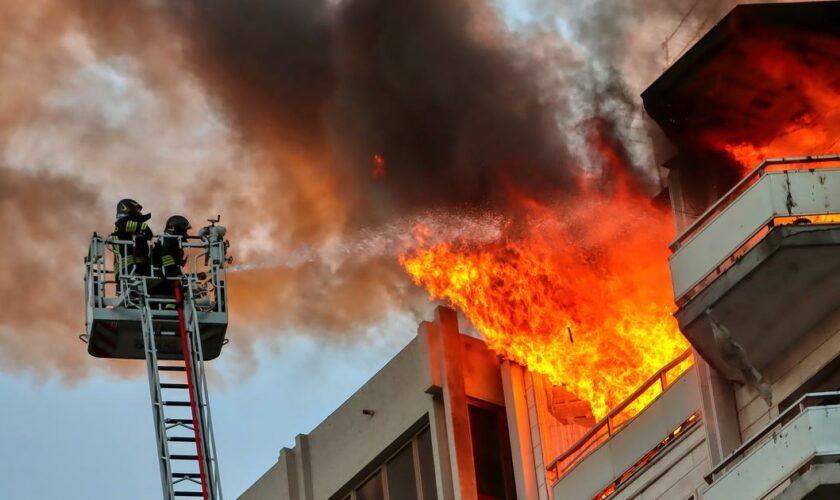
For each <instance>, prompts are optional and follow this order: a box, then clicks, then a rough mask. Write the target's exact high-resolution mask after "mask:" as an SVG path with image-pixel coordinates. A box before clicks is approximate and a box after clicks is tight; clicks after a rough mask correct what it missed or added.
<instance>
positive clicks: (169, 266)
mask: <svg viewBox="0 0 840 500" xmlns="http://www.w3.org/2000/svg"><path fill="white" fill-rule="evenodd" d="M190 229H192V226H190V221H189V220H187V218H186V217H184V216H182V215H173V216H172V217H170V218H169V219H168V220H167V221H166V228H165V229H164V231H163V232H164V236H163V237H162V238H160V239H159V240H158V241H157V243H156V244H155V247H154V249H153V250H152V263H153V264H154V266H155V270H156V273H157V274H158V278H160V280H161V281H160V283H159V284H158V285H157V286H155V287H154V288H155V289H154V292H153V293H154V294H155V295H160V296H164V297H167V298H172V297H175V287H176V286H179V284H180V283H179V282H178V280H179V278H180V277H181V275H182V274H183V272H182V271H181V267H183V266H184V264H185V263H186V256H185V255H184V250H183V247H182V246H181V242H182V241H183V240H184V239H185V238H186V237H187V232H188V231H189V230H190ZM174 308H175V304H167V305H166V309H174Z"/></svg>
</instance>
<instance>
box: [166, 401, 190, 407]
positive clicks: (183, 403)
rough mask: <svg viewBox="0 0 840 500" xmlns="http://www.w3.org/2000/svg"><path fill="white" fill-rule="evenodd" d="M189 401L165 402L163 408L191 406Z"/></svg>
mask: <svg viewBox="0 0 840 500" xmlns="http://www.w3.org/2000/svg"><path fill="white" fill-rule="evenodd" d="M189 405H190V402H189V401H164V402H163V406H189Z"/></svg>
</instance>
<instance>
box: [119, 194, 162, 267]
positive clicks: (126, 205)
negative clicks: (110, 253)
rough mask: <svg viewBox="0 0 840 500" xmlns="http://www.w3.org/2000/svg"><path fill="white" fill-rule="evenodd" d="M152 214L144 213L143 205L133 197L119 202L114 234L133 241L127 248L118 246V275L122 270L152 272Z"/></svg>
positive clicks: (120, 238)
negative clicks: (150, 224)
mask: <svg viewBox="0 0 840 500" xmlns="http://www.w3.org/2000/svg"><path fill="white" fill-rule="evenodd" d="M151 217H152V214H145V215H144V214H143V207H142V206H140V204H139V203H137V202H136V201H134V200H132V199H128V198H126V199H123V200H120V202H119V203H117V220H116V221H115V222H114V232H113V234H112V236H114V237H115V238H117V239H118V240H128V241H131V243H130V244H128V245H127V248H119V247H118V248H117V250H118V251H117V259H116V265H115V270H116V273H117V277H119V276H120V275H121V274H122V272H123V271H124V272H126V273H128V274H132V272H133V274H137V275H140V276H148V275H150V274H151V267H150V265H149V241H151V239H152V236H153V234H152V230H151V229H150V228H149V224H148V222H147V221H148V220H149V219H150V218H151Z"/></svg>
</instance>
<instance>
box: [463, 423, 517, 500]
mask: <svg viewBox="0 0 840 500" xmlns="http://www.w3.org/2000/svg"><path fill="white" fill-rule="evenodd" d="M469 413H470V435H471V438H472V446H473V461H474V463H475V480H476V486H477V487H478V497H479V499H480V500H485V499H486V500H496V499H498V500H512V499H513V498H515V495H516V494H515V493H514V492H513V491H512V486H513V482H512V481H511V479H512V474H511V471H512V468H513V467H512V464H511V458H510V446H508V445H507V439H506V436H507V434H506V432H507V429H506V426H503V425H501V424H503V423H504V422H503V421H502V420H501V419H502V418H503V415H502V414H501V413H500V412H499V411H493V410H488V409H485V408H479V407H477V406H470V407H469Z"/></svg>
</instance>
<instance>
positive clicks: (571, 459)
mask: <svg viewBox="0 0 840 500" xmlns="http://www.w3.org/2000/svg"><path fill="white" fill-rule="evenodd" d="M691 352H692V351H691V349H687V350H686V351H685V352H683V353H682V354H680V355H679V356H678V357H677V358H675V359H674V360H673V361H671V362H670V363H668V364H667V365H665V366H663V367H662V368H661V369H660V370H659V371H658V372H656V373H655V374H654V375H653V376H652V377H650V378H649V379H648V380H647V381H645V383H644V384H642V385H641V386H640V387H639V388H638V389H636V390H635V391H634V392H633V394H631V395H630V396H629V397H628V398H627V399H625V400H624V401H623V402H622V403H621V404H619V405H618V406H616V407H615V408H613V409H612V411H610V412H609V413H608V414H607V416H606V417H604V418H602V419H601V420H600V421H599V422H598V423H596V424H595V426H594V427H592V428H591V429H590V430H589V431H588V432H587V433H586V434H584V435H583V436H582V437H581V438H580V439H578V440H577V441H576V442H575V444H573V445H572V446H571V447H570V448H569V449H568V450H566V451H565V452H564V453H563V454H561V455H560V456H559V457H557V458H556V459H554V461H553V462H551V463H550V464H549V465H548V467H546V469H547V470H548V472H549V473H550V474H553V479H555V480H556V479H559V478H560V477H561V476H562V475H563V474H565V473H566V472H567V471H569V470H570V469H571V468H572V467H573V466H574V465H575V464H577V463H578V462H579V461H580V460H581V459H583V458H584V457H585V456H586V455H587V454H588V453H589V452H591V451H592V450H593V449H594V448H595V447H596V446H598V445H599V444H601V443H603V442H605V441H607V440H608V439H609V438H610V437H612V436H613V435H614V434H615V433H617V432H618V431H620V430H621V429H622V428H623V427H624V425H625V424H627V423H628V422H629V421H630V420H631V419H632V416H630V417H628V418H626V419H624V420H622V421H617V419H618V418H619V416H621V415H622V413H624V411H625V410H626V409H627V408H628V407H629V406H630V405H632V404H633V403H634V402H636V401H637V400H638V399H639V398H640V397H641V396H642V395H644V394H646V393H647V392H648V391H649V390H650V389H651V388H653V387H655V386H656V385H659V388H660V394H661V393H662V392H665V389H666V388H668V387H669V386H670V384H671V383H672V380H670V379H669V377H668V374H669V373H670V372H671V371H673V370H674V369H675V368H676V367H677V366H679V365H680V364H681V363H683V362H685V361H687V360H688V359H689V358H690V357H691ZM675 379H676V377H675Z"/></svg>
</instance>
